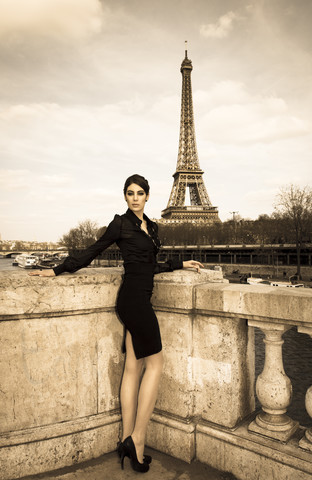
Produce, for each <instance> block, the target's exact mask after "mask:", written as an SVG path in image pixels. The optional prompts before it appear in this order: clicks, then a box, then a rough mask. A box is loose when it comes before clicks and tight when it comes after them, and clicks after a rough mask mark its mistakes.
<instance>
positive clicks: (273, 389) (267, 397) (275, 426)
mask: <svg viewBox="0 0 312 480" xmlns="http://www.w3.org/2000/svg"><path fill="white" fill-rule="evenodd" d="M248 325H249V326H251V327H258V328H260V329H261V330H262V331H263V332H264V334H265V339H264V343H265V362H264V368H263V371H262V373H261V374H260V375H259V376H258V378H257V381H256V393H257V397H258V399H259V401H260V403H261V405H262V412H260V413H259V414H258V415H257V417H256V418H255V420H254V421H253V422H252V423H251V424H250V425H249V427H248V429H249V430H250V431H251V432H255V433H258V434H261V435H265V436H266V437H270V438H274V439H275V440H280V441H283V442H286V441H287V440H289V438H290V437H291V436H292V435H293V434H294V432H295V431H296V430H297V428H298V426H299V423H298V422H295V421H294V420H292V419H291V418H290V417H288V416H287V415H286V412H287V407H288V406H289V404H290V401H291V396H292V385H291V381H290V379H289V378H288V377H287V375H286V374H285V371H284V366H283V357H282V345H283V343H284V340H283V339H282V335H283V333H285V332H286V331H287V330H289V329H290V328H291V327H290V326H288V325H282V324H275V323H264V322H261V321H260V322H258V321H256V320H249V321H248Z"/></svg>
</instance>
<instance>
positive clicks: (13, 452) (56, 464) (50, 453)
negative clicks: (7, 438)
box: [0, 414, 120, 480]
mask: <svg viewBox="0 0 312 480" xmlns="http://www.w3.org/2000/svg"><path fill="white" fill-rule="evenodd" d="M105 420H106V421H104V418H103V416H101V419H98V421H95V419H93V420H92V421H91V423H90V420H89V419H88V418H87V419H83V420H82V421H81V422H80V423H79V422H78V423H77V424H76V425H74V422H66V424H65V429H66V427H67V428H69V431H67V432H66V430H65V429H64V428H63V426H62V425H60V426H59V429H60V430H59V433H60V434H59V436H55V435H54V436H52V437H50V438H40V435H38V433H39V432H36V435H37V439H35V436H34V437H33V439H32V440H31V439H30V438H31V436H32V435H35V432H32V433H31V434H30V436H29V437H28V439H29V442H27V441H25V439H22V438H21V440H22V442H21V443H18V444H12V445H10V444H9V442H8V445H2V446H1V448H0V465H1V469H0V480H8V479H10V480H14V479H18V478H21V477H24V476H28V475H37V474H39V473H44V472H49V471H53V470H57V469H59V468H63V467H66V466H71V465H74V464H77V463H80V462H85V461H87V460H91V459H92V458H97V457H100V456H101V455H103V454H104V453H109V452H112V451H113V450H115V449H116V439H117V438H118V435H119V430H120V423H119V416H118V415H116V414H112V416H107V417H106V419H105ZM84 422H85V423H84ZM78 426H79V428H78ZM56 427H57V428H58V426H56ZM42 428H45V427H42ZM13 435H14V434H13ZM26 435H27V432H26Z"/></svg>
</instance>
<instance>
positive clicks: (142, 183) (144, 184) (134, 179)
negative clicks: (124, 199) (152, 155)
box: [123, 174, 150, 195]
mask: <svg viewBox="0 0 312 480" xmlns="http://www.w3.org/2000/svg"><path fill="white" fill-rule="evenodd" d="M132 183H135V184H136V185H139V187H141V188H143V190H144V192H145V193H146V195H148V194H149V189H150V187H149V184H148V181H147V180H146V178H144V177H142V176H141V175H138V174H135V175H131V177H128V178H127V180H126V181H125V185H124V190H123V191H124V194H125V195H126V193H127V189H128V187H129V186H130V185H131V184H132Z"/></svg>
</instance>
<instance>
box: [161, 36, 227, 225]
mask: <svg viewBox="0 0 312 480" xmlns="http://www.w3.org/2000/svg"><path fill="white" fill-rule="evenodd" d="M185 43H187V42H185ZM186 48H187V46H186ZM192 70H193V66H192V62H191V60H189V59H188V58H187V49H186V50H185V58H184V60H183V62H182V64H181V73H182V101H181V123H180V140H179V153H178V161H177V168H176V172H175V173H174V175H173V178H174V182H173V186H172V190H171V194H170V198H169V202H168V205H167V208H166V209H165V210H163V211H162V212H161V216H162V218H163V220H161V222H162V223H185V222H192V223H202V222H205V223H214V222H220V219H219V215H218V209H217V207H213V206H212V203H211V202H210V199H209V196H208V193H207V190H206V187H205V184H204V180H203V173H204V172H203V171H202V170H201V168H200V166H199V160H198V154H197V147H196V139H195V126H194V114H193V99H192V84H191V72H192ZM187 188H188V189H189V199H190V206H186V205H185V200H186V191H187Z"/></svg>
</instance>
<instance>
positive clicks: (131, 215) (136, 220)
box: [126, 208, 151, 228]
mask: <svg viewBox="0 0 312 480" xmlns="http://www.w3.org/2000/svg"><path fill="white" fill-rule="evenodd" d="M126 215H127V217H128V218H129V220H131V222H132V223H133V224H134V225H137V226H138V227H140V228H141V225H142V220H140V219H139V217H137V216H136V214H135V213H133V211H132V210H130V208H128V210H127V211H126ZM143 218H144V220H146V223H147V224H148V225H150V223H151V221H150V219H149V218H148V216H147V215H145V213H143Z"/></svg>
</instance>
